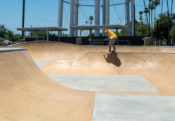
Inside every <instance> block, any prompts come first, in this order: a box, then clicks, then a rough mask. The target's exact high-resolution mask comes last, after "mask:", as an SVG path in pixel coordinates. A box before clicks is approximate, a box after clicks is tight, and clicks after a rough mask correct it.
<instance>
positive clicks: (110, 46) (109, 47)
mask: <svg viewBox="0 0 175 121" xmlns="http://www.w3.org/2000/svg"><path fill="white" fill-rule="evenodd" d="M109 52H111V44H110V45H109Z"/></svg>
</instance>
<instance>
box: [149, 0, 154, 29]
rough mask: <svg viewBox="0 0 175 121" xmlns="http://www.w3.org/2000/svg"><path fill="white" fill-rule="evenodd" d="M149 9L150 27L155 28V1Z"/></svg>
mask: <svg viewBox="0 0 175 121" xmlns="http://www.w3.org/2000/svg"><path fill="white" fill-rule="evenodd" d="M149 9H150V26H153V10H154V9H155V5H154V1H151V2H150V4H149Z"/></svg>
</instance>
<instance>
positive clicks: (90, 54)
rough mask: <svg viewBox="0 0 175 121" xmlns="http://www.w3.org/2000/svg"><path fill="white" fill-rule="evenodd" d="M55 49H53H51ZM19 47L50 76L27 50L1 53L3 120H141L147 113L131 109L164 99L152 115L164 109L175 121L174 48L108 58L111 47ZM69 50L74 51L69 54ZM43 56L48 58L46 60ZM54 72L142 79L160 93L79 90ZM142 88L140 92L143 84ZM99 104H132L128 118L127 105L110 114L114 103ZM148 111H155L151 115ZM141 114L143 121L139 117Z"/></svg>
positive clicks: (124, 49)
mask: <svg viewBox="0 0 175 121" xmlns="http://www.w3.org/2000/svg"><path fill="white" fill-rule="evenodd" d="M29 45H30V46H29ZM33 45H34V46H33ZM50 45H52V46H51V47H50ZM17 46H18V47H24V46H25V48H27V49H28V50H29V53H30V55H31V56H32V58H33V59H34V60H35V62H36V63H37V62H39V61H49V62H48V64H46V65H44V66H42V67H41V69H42V70H43V71H44V72H45V73H43V72H42V71H41V70H40V69H39V68H38V67H37V66H36V64H35V63H34V62H33V60H32V58H31V57H30V55H29V54H28V53H27V51H26V50H18V51H10V52H9V51H4V52H3V51H1V52H0V68H1V70H0V72H1V73H0V74H1V75H0V99H1V100H0V120H3V121H24V120H25V121H31V120H32V121H51V120H52V121H68V120H69V121H82V120H83V121H92V120H93V121H101V120H102V118H103V119H104V120H110V121H114V120H115V119H119V118H120V117H121V114H122V115H125V116H124V117H123V119H125V120H126V121H129V120H130V116H131V114H132V115H134V116H136V117H135V118H134V119H133V120H135V119H140V120H142V118H143V114H142V113H141V114H139V113H140V111H139V113H138V112H134V111H131V110H130V109H129V108H132V106H133V105H134V104H138V105H142V103H143V105H144V106H145V105H147V106H150V107H154V104H155V105H156V104H158V103H157V102H159V101H157V100H158V99H163V100H161V103H160V104H161V105H158V107H160V108H158V107H157V106H156V107H155V109H157V110H153V111H154V112H157V111H158V110H159V109H161V110H162V109H163V111H170V113H169V114H172V116H167V115H166V117H168V118H167V119H173V118H174V109H175V108H174V103H173V102H174V100H175V99H174V96H175V89H174V85H175V77H174V71H175V68H174V67H175V65H174V60H175V54H174V53H173V52H174V49H173V48H166V47H165V48H164V47H158V48H155V47H126V46H125V47H121V46H118V50H117V51H118V52H117V53H114V54H112V55H111V56H109V57H107V55H106V53H105V52H106V51H107V50H108V47H107V46H97V47H96V46H75V45H71V44H64V43H26V44H22V45H16V46H14V47H17ZM53 47H54V48H53ZM42 48H45V50H44V49H43V50H42ZM67 48H69V49H68V50H67ZM71 48H72V49H71ZM136 48H137V49H136ZM64 49H65V55H64ZM127 49H128V50H130V52H128V51H127ZM151 49H152V50H151ZM58 50H59V51H58ZM73 50H74V51H73ZM80 50H82V51H80ZM136 50H137V51H136ZM104 51H105V52H104ZM76 52H77V53H78V54H77V56H76V57H75V55H73V54H74V53H76ZM60 53H61V56H60V55H59V54H60ZM79 53H80V54H79ZM44 54H48V55H47V56H45V55H44ZM62 54H63V55H62ZM62 57H64V58H62ZM49 73H50V74H80V75H90V76H91V75H98V76H99V77H100V76H103V75H124V76H127V75H139V76H141V77H144V78H145V79H146V80H147V81H149V83H150V84H151V85H153V87H155V88H156V89H157V90H158V91H146V92H142V91H136V92H134V91H78V90H74V89H71V88H69V87H68V86H63V85H61V84H59V83H57V82H55V81H53V80H52V79H50V78H48V77H47V76H46V75H45V74H49ZM116 81H117V80H116ZM131 83H132V82H131ZM120 85H121V84H120ZM120 85H119V86H120ZM133 86H134V85H133ZM138 86H140V87H141V86H142V85H138ZM111 94H114V96H113V95H111ZM123 94H124V95H123ZM136 95H138V97H137V96H136ZM140 95H141V96H140ZM106 96H107V97H106ZM115 96H117V99H116V100H113V99H114V98H113V97H115ZM125 96H126V97H125ZM135 96H136V97H137V99H138V100H137V101H135ZM159 96H160V97H159ZM111 97H112V98H111ZM128 97H129V98H128ZM133 97H134V98H133ZM157 98H158V99H157ZM170 98H173V99H170ZM125 99H126V100H125ZM99 100H100V101H102V102H103V101H104V100H105V101H106V100H107V101H113V102H117V103H119V104H120V103H121V102H129V105H128V103H127V105H126V106H129V108H127V110H128V111H129V113H128V114H129V115H127V113H123V112H122V111H123V110H124V109H125V108H126V107H123V106H124V105H125V104H122V105H117V107H116V108H115V109H121V110H116V111H115V110H112V111H111V110H109V109H108V108H111V106H112V107H115V105H116V104H115V105H113V103H110V102H107V104H111V105H109V106H106V104H103V103H101V102H99ZM144 100H146V102H148V103H149V105H148V103H145V102H144ZM118 101H119V102H118ZM152 102H153V103H152ZM164 102H165V103H164ZM98 104H99V105H98ZM167 104H168V106H167ZM98 106H99V107H98ZM135 106H137V105H134V107H133V108H134V110H137V109H141V111H143V110H142V109H143V108H140V107H141V106H139V108H136V107H135ZM161 106H164V107H161ZM106 107H107V109H106ZM167 107H172V108H167ZM111 109H112V108H111ZM150 109H151V108H150ZM127 110H126V111H127ZM145 110H146V111H148V108H146V109H145ZM103 111H104V112H103ZM130 111H131V112H130ZM148 112H151V110H149V111H148ZM172 112H173V113H172ZM98 113H100V114H101V115H100V117H98ZM112 113H113V114H114V115H112ZM152 113H153V112H151V114H152ZM108 114H110V115H108ZM146 114H147V115H148V114H149V113H146ZM164 114H166V113H162V112H160V113H158V114H155V115H158V117H159V118H160V116H161V115H162V116H163V117H164ZM137 115H138V116H140V117H141V118H138V117H137ZM106 116H107V118H106ZM113 116H114V117H113ZM115 116H118V117H115ZM149 116H150V115H148V117H149ZM126 117H127V118H126ZM128 117H129V118H128ZM169 117H172V118H169ZM148 119H149V118H148ZM160 119H161V118H160ZM156 121H161V120H156ZM167 121H170V120H167Z"/></svg>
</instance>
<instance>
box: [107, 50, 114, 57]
mask: <svg viewBox="0 0 175 121" xmlns="http://www.w3.org/2000/svg"><path fill="white" fill-rule="evenodd" d="M113 53H115V51H111V52H110V53H109V52H107V53H106V55H107V57H110V56H111V55H112V54H113Z"/></svg>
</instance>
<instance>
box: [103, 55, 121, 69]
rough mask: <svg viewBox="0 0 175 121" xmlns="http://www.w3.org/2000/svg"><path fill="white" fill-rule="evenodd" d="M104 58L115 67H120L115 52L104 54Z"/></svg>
mask: <svg viewBox="0 0 175 121" xmlns="http://www.w3.org/2000/svg"><path fill="white" fill-rule="evenodd" d="M104 58H105V60H106V62H107V63H112V64H113V65H115V66H117V67H120V66H121V64H122V63H121V61H120V59H119V58H118V54H117V52H114V53H111V54H110V55H104Z"/></svg>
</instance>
